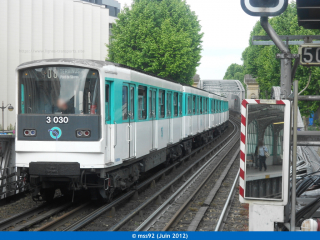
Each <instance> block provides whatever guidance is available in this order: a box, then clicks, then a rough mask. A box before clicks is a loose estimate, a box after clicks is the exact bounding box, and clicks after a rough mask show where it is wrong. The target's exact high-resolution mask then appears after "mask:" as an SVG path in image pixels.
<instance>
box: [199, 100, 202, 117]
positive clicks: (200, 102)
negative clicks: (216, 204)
mask: <svg viewBox="0 0 320 240" xmlns="http://www.w3.org/2000/svg"><path fill="white" fill-rule="evenodd" d="M202 100H203V98H202V97H200V101H199V111H200V114H202V102H203V101H202Z"/></svg>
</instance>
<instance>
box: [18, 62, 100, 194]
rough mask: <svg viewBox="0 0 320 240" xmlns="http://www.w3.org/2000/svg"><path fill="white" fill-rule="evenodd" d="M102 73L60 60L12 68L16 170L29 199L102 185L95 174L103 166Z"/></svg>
mask: <svg viewBox="0 0 320 240" xmlns="http://www.w3.org/2000/svg"><path fill="white" fill-rule="evenodd" d="M102 69H103V68H102V66H101V65H99V64H98V63H95V62H94V61H91V62H86V61H85V60H82V61H80V60H78V62H77V61H72V60H70V61H68V60H66V59H65V60H42V61H34V62H29V63H24V64H22V65H20V66H19V67H18V68H17V78H18V79H17V83H18V85H17V99H16V102H17V106H16V107H17V109H18V112H17V126H16V131H17V133H16V135H17V137H16V166H17V167H18V171H20V172H21V174H23V173H27V176H28V180H29V181H30V186H31V188H32V189H33V190H34V191H33V197H34V198H35V199H37V200H48V199H51V198H53V195H54V193H55V190H56V189H60V190H61V192H62V193H65V194H68V193H70V192H72V191H74V190H79V189H81V188H83V185H84V181H86V184H87V185H90V184H92V185H103V183H100V182H99V181H100V178H99V177H98V173H96V170H97V169H101V168H104V167H105V154H104V151H105V148H104V146H105V137H104V136H103V135H102V134H101V133H102V132H103V130H104V124H102V114H103V113H104V111H102V106H103V107H104V105H102V98H101V95H102V87H101V86H104V84H102V83H103V82H104V80H103V78H102V75H101V74H102V73H103V72H102ZM83 170H85V172H84V171H83ZM84 173H86V174H84ZM88 173H91V174H88ZM84 178H85V179H84Z"/></svg>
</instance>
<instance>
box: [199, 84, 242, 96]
mask: <svg viewBox="0 0 320 240" xmlns="http://www.w3.org/2000/svg"><path fill="white" fill-rule="evenodd" d="M198 88H201V89H204V90H206V91H208V92H212V93H215V94H217V95H220V96H223V97H226V98H229V96H230V97H231V95H232V94H233V95H237V96H239V98H240V99H241V100H242V99H244V97H245V90H244V87H243V85H242V84H241V82H240V81H239V80H200V81H199V83H198Z"/></svg>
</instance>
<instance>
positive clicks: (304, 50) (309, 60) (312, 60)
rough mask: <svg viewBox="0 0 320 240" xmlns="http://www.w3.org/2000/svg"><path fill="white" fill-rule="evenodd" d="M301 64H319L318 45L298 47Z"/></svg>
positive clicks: (319, 49)
mask: <svg viewBox="0 0 320 240" xmlns="http://www.w3.org/2000/svg"><path fill="white" fill-rule="evenodd" d="M299 54H300V63H301V65H309V66H310V65H320V45H319V44H317V45H315V44H308V45H302V46H301V47H300V48H299Z"/></svg>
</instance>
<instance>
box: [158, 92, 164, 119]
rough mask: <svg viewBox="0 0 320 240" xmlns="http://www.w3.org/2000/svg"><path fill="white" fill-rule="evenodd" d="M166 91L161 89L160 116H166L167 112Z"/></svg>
mask: <svg viewBox="0 0 320 240" xmlns="http://www.w3.org/2000/svg"><path fill="white" fill-rule="evenodd" d="M164 104H165V92H164V90H159V118H164V113H165V111H164V110H165V105H164Z"/></svg>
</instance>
